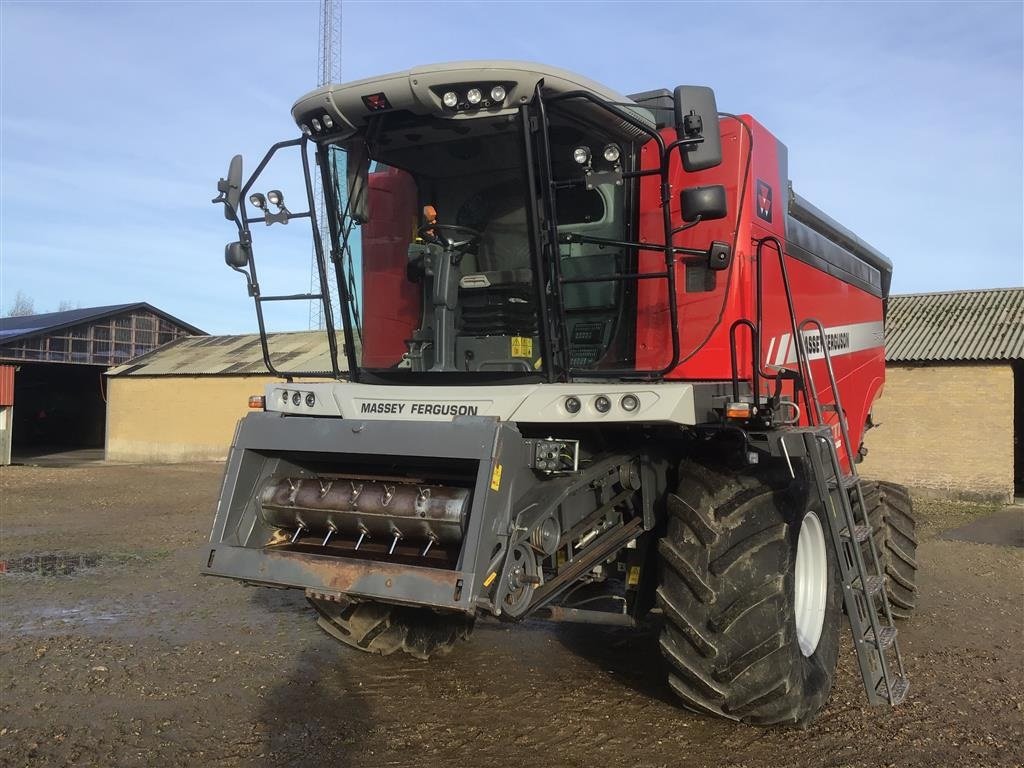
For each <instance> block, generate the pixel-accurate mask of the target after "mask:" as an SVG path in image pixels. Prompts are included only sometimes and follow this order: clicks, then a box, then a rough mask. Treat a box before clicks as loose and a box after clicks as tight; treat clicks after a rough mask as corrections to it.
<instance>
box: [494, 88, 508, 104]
mask: <svg viewBox="0 0 1024 768" xmlns="http://www.w3.org/2000/svg"><path fill="white" fill-rule="evenodd" d="M505 96H506V93H505V86H503V85H496V86H494V87H493V88H491V101H504V100H505Z"/></svg>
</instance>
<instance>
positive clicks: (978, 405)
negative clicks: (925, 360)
mask: <svg viewBox="0 0 1024 768" xmlns="http://www.w3.org/2000/svg"><path fill="white" fill-rule="evenodd" d="M874 421H875V423H876V424H879V425H881V426H880V427H879V428H878V429H872V430H870V431H869V432H868V434H867V436H866V437H865V440H864V443H865V445H866V446H867V448H868V451H869V453H868V456H867V458H866V459H865V460H864V463H863V464H862V465H861V466H860V470H861V473H862V474H864V475H865V476H866V477H872V478H876V479H880V480H881V479H884V480H891V481H893V482H897V483H902V484H904V485H908V486H911V487H916V488H920V489H930V490H934V491H941V492H945V493H950V494H951V495H954V496H960V497H964V498H990V499H1000V500H1005V499H1011V498H1012V496H1013V369H1012V368H1011V366H1010V365H1009V364H1002V365H980V364H979V365H972V364H959V365H928V366H897V365H889V366H887V368H886V373H885V390H884V392H883V395H882V398H881V399H880V400H878V401H877V402H876V404H875V408H874Z"/></svg>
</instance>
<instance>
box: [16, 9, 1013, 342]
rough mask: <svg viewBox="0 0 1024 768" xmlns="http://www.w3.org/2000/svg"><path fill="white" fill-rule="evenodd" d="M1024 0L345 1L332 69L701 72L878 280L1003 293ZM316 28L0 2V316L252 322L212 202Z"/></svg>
mask: <svg viewBox="0 0 1024 768" xmlns="http://www.w3.org/2000/svg"><path fill="white" fill-rule="evenodd" d="M1022 8H1024V5H1022V4H1021V3H1019V2H1010V3H981V2H970V3H936V4H931V3H905V4H900V3H878V4H874V3H856V4H852V3H851V4H836V3H832V4H824V3H822V4H799V3H786V4H781V3H780V4H769V3H731V4H730V3H715V4H703V3H681V2H674V3H640V2H632V3H625V2H607V3H569V2H563V3H556V2H543V3H531V2H517V3H499V2H490V3H485V2H476V3H446V2H437V1H432V2H427V3H414V2H407V3H396V2H384V1H383V0H376V1H375V2H354V1H349V0H346V2H345V3H344V25H343V28H344V31H343V42H342V79H344V80H348V79H356V78H360V77H367V76H370V75H374V74H381V73H384V72H389V71H394V70H399V69H403V68H406V67H409V66H413V65H417V64H424V63H429V62H434V61H451V60H459V59H473V58H510V59H526V60H534V61H542V62H546V63H549V64H552V65H555V66H559V67H564V68H567V69H572V70H575V71H578V72H580V73H582V74H584V75H587V76H588V77H590V78H592V79H595V80H598V81H602V82H605V83H606V84H608V85H609V86H611V87H613V88H615V89H617V90H619V91H621V92H625V93H631V92H635V91H641V90H649V89H652V88H660V87H673V86H674V85H677V84H679V83H693V84H703V85H710V86H712V87H714V88H715V90H716V92H717V96H718V104H719V108H720V109H723V110H725V111H732V112H748V113H750V114H753V115H754V116H756V117H757V118H758V119H759V120H760V121H761V122H762V123H764V124H765V125H766V126H767V127H768V128H769V129H770V130H772V131H773V132H774V133H775V134H776V135H777V136H778V137H779V138H780V139H781V140H782V141H783V142H784V143H786V144H787V145H788V147H789V160H790V177H791V178H792V179H793V182H794V186H795V187H796V189H797V190H798V191H799V192H800V194H802V195H803V196H804V197H806V198H808V199H809V200H811V201H812V202H814V203H815V204H816V205H817V206H818V207H820V208H822V209H824V210H825V211H827V212H828V213H829V214H831V215H832V216H833V217H835V218H836V219H838V220H839V221H841V222H842V223H844V224H846V225H847V226H849V227H850V228H851V229H853V230H854V231H855V232H857V233H858V234H859V235H860V236H861V237H863V238H864V239H865V240H867V241H868V242H870V243H872V244H873V245H875V246H876V247H878V248H879V249H880V250H882V251H883V252H884V253H886V254H887V255H888V256H889V257H890V258H891V259H892V260H893V261H894V262H895V264H896V272H895V277H894V290H895V291H896V292H911V291H935V290H945V289H957V288H987V287H1002V286H1011V285H1021V284H1022V283H1024V254H1022V236H1024V219H1022V217H1024V200H1022V162H1024V161H1022V145H1024V136H1022V119H1024V118H1022V101H1024V86H1022V71H1024V59H1022V29H1024V11H1022ZM316 33H317V3H315V2H311V3H301V2H272V3H255V2H253V3H227V2H224V3H216V2H202V3H192V2H174V3H108V4H101V3H60V4H58V3H54V4H48V3H16V2H10V0H3V2H0V51H2V53H0V70H2V74H0V78H2V80H0V84H2V103H0V129H2V136H0V139H2V144H0V163H2V167H0V182H2V184H0V205H2V209H0V307H2V308H3V309H6V308H7V307H8V306H10V303H11V301H12V300H13V298H14V296H15V294H16V292H17V291H19V290H20V291H23V292H24V293H26V294H27V295H29V296H31V297H32V298H33V299H34V300H35V305H36V308H37V310H38V311H49V310H53V309H56V307H57V305H58V304H59V303H60V302H61V301H62V300H67V301H71V302H73V303H75V304H81V305H82V306H92V305H100V304H113V303H121V302H129V301H139V300H144V301H149V302H151V303H153V304H155V305H157V306H159V307H161V308H163V309H165V310H167V311H168V312H171V313H172V314H175V315H178V316H179V317H181V318H183V319H185V320H187V321H189V322H191V323H193V324H195V325H198V326H200V327H202V328H204V329H206V330H208V331H211V332H215V333H234V332H244V331H248V330H252V329H253V328H254V327H255V320H254V316H253V310H252V304H251V301H250V300H249V299H248V297H247V296H246V295H245V291H244V287H243V285H242V281H241V279H240V277H239V276H238V275H237V274H235V273H233V272H231V271H230V270H228V269H227V268H226V267H225V266H224V265H223V261H222V253H223V245H224V243H225V242H226V241H228V240H230V239H233V228H232V226H231V225H229V224H228V222H226V221H225V220H224V219H223V217H222V215H221V213H220V211H218V210H217V209H216V208H215V207H214V206H212V205H210V203H209V200H210V198H211V197H213V195H214V193H215V189H214V185H215V183H216V180H217V178H218V177H219V176H221V175H223V174H224V172H225V169H226V166H227V162H228V159H229V158H230V156H231V155H232V154H234V153H236V152H241V153H242V154H243V155H244V156H245V158H246V161H247V168H248V169H252V168H253V167H254V165H255V163H256V162H257V161H258V160H259V158H260V157H261V156H262V153H263V152H264V151H265V149H266V148H267V147H268V146H269V145H270V144H271V143H273V142H274V141H277V140H280V139H283V138H291V137H293V136H294V135H295V133H296V131H295V127H294V124H292V122H291V119H290V115H289V108H290V106H291V104H292V102H293V101H294V100H295V99H296V98H297V97H298V96H300V95H301V94H303V93H304V92H306V91H307V90H310V89H311V88H312V87H314V86H315V85H316V60H317V49H316V46H317V40H316ZM272 170H273V172H274V173H278V174H279V176H275V177H274V178H281V179H283V181H282V188H283V189H284V190H285V192H286V195H287V194H289V190H294V191H292V192H291V193H290V195H291V197H292V198H296V197H298V194H299V192H300V191H301V190H300V188H298V187H297V186H295V184H294V178H295V177H294V170H293V169H292V168H288V167H284V166H282V167H281V168H280V170H277V169H276V168H275V169H272ZM288 184H291V186H287V185H288ZM295 224H296V225H297V226H292V227H290V228H288V229H285V228H281V227H274V228H272V230H281V231H280V232H274V233H273V238H270V237H269V236H270V235H271V234H272V230H267V232H266V235H267V236H268V240H270V241H271V242H269V243H268V244H267V245H266V246H263V250H260V251H258V252H257V253H258V258H260V259H261V261H260V263H261V265H264V264H265V266H264V269H263V275H262V278H263V283H264V286H265V289H266V290H277V289H279V288H286V289H288V290H291V289H293V288H296V289H299V288H302V287H303V286H304V285H306V284H307V283H308V270H309V253H310V251H309V246H308V231H303V230H302V227H303V226H304V225H302V224H301V223H298V222H296V223H295ZM261 235H264V233H263V232H259V233H257V237H259V236H261ZM261 245H262V244H261V243H259V242H258V243H257V247H260V246H261ZM271 245H273V246H274V247H275V248H276V249H277V250H276V251H275V252H274V254H273V258H270V257H265V256H264V253H265V252H266V250H267V248H269V247H270V246H271ZM263 259H266V260H265V261H263ZM280 321H281V324H282V325H292V326H293V327H304V325H303V324H304V322H305V313H304V312H299V313H297V314H294V313H293V314H292V315H290V316H287V317H282V318H280Z"/></svg>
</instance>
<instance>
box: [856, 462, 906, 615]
mask: <svg viewBox="0 0 1024 768" xmlns="http://www.w3.org/2000/svg"><path fill="white" fill-rule="evenodd" d="M861 492H862V493H863V494H864V505H865V506H866V507H867V510H868V520H869V521H870V523H871V530H872V531H873V532H874V539H875V551H876V552H877V553H878V559H879V561H880V562H879V565H881V566H882V572H883V573H884V574H885V594H886V597H887V598H888V599H889V610H890V611H892V615H893V617H895V618H898V619H906V618H909V617H910V615H911V614H912V613H913V612H914V608H915V607H916V606H917V534H916V531H915V525H914V507H913V505H912V504H911V501H910V492H909V491H908V490H907V489H906V488H905V487H903V486H902V485H896V483H884V482H868V481H864V482H862V483H861ZM862 554H863V556H864V557H865V558H869V559H868V560H867V562H870V557H871V553H870V552H869V551H868V547H867V545H866V543H865V545H864V546H863V549H862ZM868 567H870V566H868Z"/></svg>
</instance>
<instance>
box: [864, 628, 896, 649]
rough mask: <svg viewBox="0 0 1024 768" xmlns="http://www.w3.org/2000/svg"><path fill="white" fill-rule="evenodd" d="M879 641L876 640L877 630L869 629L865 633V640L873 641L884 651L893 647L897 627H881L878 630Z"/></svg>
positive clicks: (866, 641)
mask: <svg viewBox="0 0 1024 768" xmlns="http://www.w3.org/2000/svg"><path fill="white" fill-rule="evenodd" d="M878 635H879V642H877V643H876V642H875V630H873V629H869V630H868V631H867V632H865V633H864V642H865V643H871V644H873V645H875V646H877V647H878V650H880V651H884V650H886V649H888V648H891V647H892V645H893V643H895V642H896V627H880V628H879V630H878Z"/></svg>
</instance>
